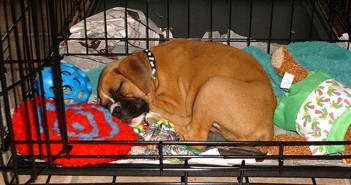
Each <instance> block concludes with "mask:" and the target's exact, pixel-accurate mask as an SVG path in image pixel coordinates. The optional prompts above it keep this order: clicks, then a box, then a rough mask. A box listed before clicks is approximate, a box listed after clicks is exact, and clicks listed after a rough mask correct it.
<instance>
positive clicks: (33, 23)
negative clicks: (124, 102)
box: [0, 0, 351, 184]
mask: <svg viewBox="0 0 351 185" xmlns="http://www.w3.org/2000/svg"><path fill="white" fill-rule="evenodd" d="M322 1H323V0H283V1H282V0H263V1H261V0H250V1H246V0H245V1H244V0H219V1H214V0H179V1H175V0H153V1H149V0H135V1H127V0H115V1H111V0H100V1H98V0H95V1H94V0H93V1H89V0H39V1H37V0H4V1H2V2H1V3H2V4H1V6H0V9H1V10H0V12H2V13H1V15H0V17H2V18H1V19H0V20H1V21H2V24H1V27H0V35H1V40H0V43H1V44H0V50H1V52H0V75H1V88H0V107H1V114H0V119H1V120H2V122H1V123H2V124H1V125H0V131H1V132H0V136H1V137H0V138H1V150H2V153H3V155H1V158H0V168H1V171H2V175H3V179H4V183H5V184H29V183H32V182H34V181H35V180H36V179H37V177H38V176H39V175H48V180H47V183H46V184H50V177H51V176H52V175H77V176H78V175H81V176H113V177H114V178H113V179H114V180H113V182H111V183H116V184H118V182H117V181H116V182H115V180H116V177H117V176H165V177H167V176H169V177H181V180H180V181H179V182H174V183H156V182H155V183H153V184H234V183H237V184H249V183H250V182H249V177H279V178H286V177H293V178H311V184H316V181H315V178H346V179H348V178H351V167H349V166H346V165H339V164H338V165H333V164H332V163H331V164H329V165H318V163H316V164H312V165H310V164H305V165H290V164H287V163H288V161H290V160H309V161H320V160H322V161H335V160H336V161H340V160H341V159H345V158H350V157H351V156H350V155H335V156H297V155H295V156H291V155H290V156H288V155H283V151H284V146H292V145H298V146H302V145H311V144H316V145H318V144H327V145H337V144H339V145H340V144H342V145H350V144H351V141H347V142H190V141H189V142H171V141H163V142H133V141H130V142H114V143H115V144H126V143H129V144H135V145H138V144H139V145H140V144H156V145H158V146H159V148H160V151H162V150H163V147H164V146H165V145H174V144H187V145H199V144H207V145H214V146H253V145H255V146H256V145H268V146H279V147H280V154H279V155H272V156H266V155H258V154H255V155H254V154H252V155H226V156H180V155H179V156H169V155H162V152H160V153H161V154H160V155H155V156H100V155H99V154H98V153H97V154H96V156H90V157H109V158H111V157H112V158H142V159H150V158H153V159H156V160H158V161H159V164H158V165H151V164H108V165H99V166H87V167H77V168H67V167H60V166H55V165H54V163H53V162H54V161H55V159H56V157H57V156H53V155H52V154H50V155H49V156H41V157H45V158H47V159H48V161H49V162H47V163H43V162H36V161H35V160H34V159H35V158H37V157H38V156H34V155H29V156H19V155H17V153H16V148H15V146H16V143H17V141H15V140H14V137H13V130H12V124H13V123H12V120H11V118H12V114H11V111H12V110H13V109H14V108H16V107H17V106H18V105H19V104H20V103H21V102H23V101H25V100H28V99H36V98H37V96H36V93H35V90H34V88H33V87H34V80H35V78H36V75H37V74H40V73H39V71H40V70H41V69H42V68H43V67H44V66H47V65H52V64H54V66H55V76H57V78H55V80H56V81H55V83H56V84H57V89H62V86H61V85H60V84H61V83H60V82H61V80H62V79H61V76H60V65H59V62H60V60H61V58H62V56H61V55H60V54H59V48H58V47H59V43H60V42H61V41H67V40H70V38H69V25H71V24H72V21H74V22H77V21H78V20H84V19H85V18H86V17H87V16H89V15H92V14H94V13H97V12H99V11H101V8H102V10H106V9H107V8H109V6H115V5H119V6H123V7H126V8H127V7H128V8H135V9H139V10H141V11H143V12H144V13H145V15H146V16H147V17H149V18H151V19H152V20H154V21H155V22H156V23H157V24H158V25H159V26H160V27H162V28H173V27H174V29H173V30H172V32H174V34H175V37H185V38H189V39H196V40H200V39H202V38H201V36H202V35H199V33H200V32H205V31H213V30H226V29H234V30H235V31H236V32H238V33H240V34H242V35H245V36H246V37H247V39H238V38H235V39H218V38H212V37H210V38H209V39H208V40H211V41H224V42H226V43H227V44H230V43H234V42H241V43H246V44H247V45H250V44H251V43H253V42H266V43H267V45H268V46H270V45H271V44H272V43H282V44H287V43H291V42H298V41H310V40H320V41H328V42H346V43H348V45H349V44H350V40H346V41H339V40H338V39H337V38H338V36H339V35H336V33H335V32H334V29H333V28H334V25H333V23H334V21H333V19H334V17H333V16H332V15H327V16H328V19H327V18H326V17H325V16H326V15H325V14H324V12H323V9H321V8H320V6H319V4H320V3H321V2H322ZM328 2H329V3H330V4H331V7H329V8H331V9H333V8H334V9H335V7H333V6H335V4H336V3H333V2H335V1H333V0H331V1H328ZM89 4H90V6H87V5H89ZM86 7H88V8H86ZM282 7H285V8H286V9H285V10H289V11H288V12H286V11H284V12H282V11H279V10H281V8H282ZM195 8H196V9H195ZM239 8H241V10H240V9H239ZM242 8H244V9H245V10H242ZM301 8H303V9H301ZM223 9H225V11H224V10H223ZM222 10H223V11H222ZM258 10H260V11H261V12H260V11H258ZM296 11H299V13H301V12H303V13H304V14H303V15H302V16H297V13H296ZM330 12H333V11H330ZM260 13H262V14H260ZM243 14H244V15H243ZM177 15H181V16H179V17H177ZM240 15H241V16H242V17H240V18H238V17H235V16H240ZM262 15H268V16H262ZM221 16H227V17H221ZM284 16H286V17H284ZM301 17H303V18H304V19H306V20H305V21H304V23H305V24H307V25H302V27H301V25H299V21H301ZM177 19H184V22H182V23H180V22H179V21H177ZM241 19H244V21H245V22H244V23H243V22H241V21H242V20H241ZM259 20H262V21H264V23H263V25H258V27H257V25H256V23H257V21H259ZM277 20H278V21H277ZM281 20H284V21H283V23H281V24H282V25H283V27H281V26H277V24H279V21H281ZM342 22H343V23H345V24H344V25H343V28H344V29H345V32H347V33H350V25H349V24H347V23H350V21H349V20H345V21H342ZM147 24H148V23H147ZM194 25H196V26H194ZM203 25H205V26H203ZM243 25H244V26H243ZM177 26H179V28H181V29H179V30H177V29H176V28H177ZM257 30H258V31H257ZM199 31H200V32H199ZM126 32H127V30H126ZM300 32H304V33H303V34H301V35H300ZM282 33H283V34H282ZM126 35H127V34H126ZM168 36H169V34H166V37H165V38H160V39H158V40H160V41H167V40H170V39H171V38H169V37H168ZM89 39H92V40H94V39H100V40H106V41H107V40H109V39H110V38H107V36H105V37H104V38H89ZM114 39H118V40H123V41H127V42H128V41H129V40H136V39H137V40H145V41H148V42H149V41H154V40H155V39H153V38H148V37H146V38H128V37H124V38H114ZM127 42H126V43H127ZM125 46H126V51H128V47H129V45H128V44H126V45H125ZM266 51H267V52H268V53H270V52H271V48H270V47H267V50H266ZM67 55H75V53H67ZM83 55H84V54H83ZM85 55H94V54H90V53H85ZM100 55H118V56H119V55H128V52H125V53H108V52H106V53H102V54H101V53H100ZM57 89H56V91H57V93H58V97H57V101H56V102H57V105H58V106H57V107H58V108H59V109H58V113H59V115H60V118H59V119H60V122H61V128H60V129H61V133H63V136H62V141H61V143H62V154H65V155H64V156H66V157H72V158H74V157H88V156H72V155H70V153H69V151H70V149H71V148H70V144H71V143H72V141H68V140H67V135H66V134H65V133H67V132H66V124H65V119H64V118H65V115H64V114H65V110H64V102H63V93H62V92H61V91H60V90H57ZM27 108H28V107H27ZM42 119H44V120H45V119H46V118H42ZM29 134H31V133H29ZM34 142H35V141H34V140H33V139H32V140H30V141H28V143H29V146H30V147H31V148H33V144H34ZM39 142H45V143H46V144H48V145H49V144H51V143H53V142H54V141H50V140H46V141H39ZM76 142H78V143H83V141H76ZM85 142H87V141H85ZM91 143H93V144H99V143H104V142H102V141H101V142H99V141H94V142H91ZM39 146H41V145H39ZM49 153H50V152H49ZM175 157H177V158H179V159H182V160H184V163H182V164H164V163H163V160H164V159H167V158H175ZM208 157H211V158H238V159H256V160H260V159H266V160H271V161H272V164H264V165H262V164H245V161H242V162H241V164H238V165H234V166H230V167H223V166H208V165H189V164H188V163H187V160H188V159H189V158H208ZM28 159H29V160H28ZM21 175H30V177H31V178H30V179H29V180H28V181H26V182H21V181H20V177H21ZM189 177H237V181H236V182H227V183H223V182H213V183H208V182H203V183H195V182H189V180H188V178H189ZM89 184H93V183H89ZM95 184H99V183H95ZM101 184H103V183H101ZM131 184H133V183H131ZM142 184H146V183H142ZM150 184H151V183H150ZM250 184H252V183H250ZM256 184H258V183H256Z"/></svg>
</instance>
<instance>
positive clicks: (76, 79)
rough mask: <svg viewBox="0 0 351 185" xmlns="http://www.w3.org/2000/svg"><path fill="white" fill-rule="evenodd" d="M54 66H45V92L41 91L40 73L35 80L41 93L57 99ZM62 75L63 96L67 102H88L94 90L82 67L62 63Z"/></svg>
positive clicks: (43, 72)
mask: <svg viewBox="0 0 351 185" xmlns="http://www.w3.org/2000/svg"><path fill="white" fill-rule="evenodd" d="M53 76H54V74H53V67H52V66H50V67H45V68H44V69H43V70H42V77H43V89H44V94H42V93H41V89H40V85H39V84H40V83H39V82H40V81H39V75H38V76H37V78H36V80H35V85H36V89H37V92H38V94H39V95H44V96H45V97H46V98H48V99H55V97H56V95H55V92H54V78H53ZM61 77H62V87H63V96H64V100H65V103H66V104H73V103H86V102H88V100H89V97H90V95H91V92H92V85H91V82H90V80H89V78H88V76H87V75H86V74H85V73H84V71H82V70H81V69H79V68H77V67H76V66H74V65H72V64H68V63H61Z"/></svg>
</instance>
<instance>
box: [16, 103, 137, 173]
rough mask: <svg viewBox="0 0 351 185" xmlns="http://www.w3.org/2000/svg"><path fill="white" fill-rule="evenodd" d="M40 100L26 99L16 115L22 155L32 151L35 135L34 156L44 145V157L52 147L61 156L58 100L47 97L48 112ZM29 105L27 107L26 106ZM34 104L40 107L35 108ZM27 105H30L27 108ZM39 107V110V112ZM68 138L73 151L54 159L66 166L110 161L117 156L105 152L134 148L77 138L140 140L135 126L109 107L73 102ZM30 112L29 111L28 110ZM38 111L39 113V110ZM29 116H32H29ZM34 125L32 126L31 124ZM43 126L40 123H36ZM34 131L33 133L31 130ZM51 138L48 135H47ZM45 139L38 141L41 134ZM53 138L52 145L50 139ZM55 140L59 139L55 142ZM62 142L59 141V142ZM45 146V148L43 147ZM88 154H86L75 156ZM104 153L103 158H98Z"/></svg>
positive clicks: (69, 107)
mask: <svg viewBox="0 0 351 185" xmlns="http://www.w3.org/2000/svg"><path fill="white" fill-rule="evenodd" d="M36 102H37V103H36V104H34V101H33V100H29V101H26V102H22V103H21V105H20V106H19V107H18V108H17V110H16V112H15V113H14V116H13V130H14V137H15V141H16V148H17V151H18V152H19V153H20V154H22V155H29V154H30V145H29V142H28V140H29V137H31V138H32V140H33V143H34V147H33V149H34V150H33V152H34V155H39V154H40V148H41V149H42V154H43V155H44V158H43V159H44V160H45V161H48V157H47V156H48V150H49V149H50V150H51V151H50V152H51V154H52V155H53V156H57V155H58V154H59V153H60V152H61V151H62V150H63V145H62V143H61V142H60V141H62V135H61V129H60V124H59V121H58V117H57V116H58V114H57V111H56V106H55V103H54V101H51V100H45V107H46V111H45V112H44V111H43V110H44V109H43V105H42V99H41V98H38V99H37V101H36ZM25 104H26V105H27V106H25ZM34 106H36V107H37V108H36V109H34ZM25 107H27V108H25ZM35 110H36V111H35ZM65 110H66V112H65V114H66V125H67V137H68V141H69V142H70V144H69V145H70V146H71V147H72V150H71V151H70V155H72V156H71V157H70V158H69V159H68V158H66V157H65V156H66V155H64V154H61V155H60V156H59V157H58V158H57V159H55V160H54V164H58V165H64V166H85V165H96V164H102V163H109V162H111V161H114V160H116V159H117V158H112V157H110V158H108V157H107V158H106V157H101V156H103V155H125V154H128V152H129V151H130V150H131V147H132V145H131V144H112V143H110V144H108V143H104V144H102V143H99V144H88V143H75V142H76V141H121V140H136V135H135V133H134V131H133V128H132V127H129V126H128V125H127V124H125V123H123V122H121V121H120V120H119V119H118V118H116V117H113V116H112V115H111V113H110V112H109V111H108V110H106V109H105V108H103V107H101V106H100V105H97V104H72V105H66V107H65ZM26 112H27V113H26ZM35 112H36V113H35ZM35 114H36V115H37V117H38V119H37V120H38V124H36V122H35ZM45 114H46V119H47V122H48V124H47V126H48V129H45V125H46V124H44V118H45V116H44V115H45ZM26 115H28V119H25V118H26ZM27 121H28V122H29V126H30V128H28V126H27V125H28V123H27ZM36 125H39V126H36ZM28 130H30V135H31V136H29V132H28ZM46 133H48V136H49V138H47V136H46V135H47V134H46ZM39 136H40V138H41V140H42V141H43V144H42V145H39V144H38V137H39ZM47 140H49V141H50V144H49V147H48V145H47V144H46V141H47ZM54 141H55V142H54ZM57 141H59V142H57ZM40 146H41V147H40ZM74 155H84V156H85V157H77V156H76V157H75V156H74ZM97 156H100V157H101V158H97Z"/></svg>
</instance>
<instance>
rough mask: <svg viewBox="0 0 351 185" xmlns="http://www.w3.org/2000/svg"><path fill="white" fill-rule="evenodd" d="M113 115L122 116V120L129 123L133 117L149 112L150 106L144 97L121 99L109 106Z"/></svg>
mask: <svg viewBox="0 0 351 185" xmlns="http://www.w3.org/2000/svg"><path fill="white" fill-rule="evenodd" d="M109 109H110V112H111V113H112V115H113V116H116V117H118V118H120V119H121V120H122V121H125V122H127V123H129V122H130V121H131V120H132V119H133V118H135V117H138V116H140V115H141V114H143V113H145V112H149V106H148V104H147V103H146V101H145V100H142V99H139V98H137V99H119V100H115V103H113V104H111V105H110V106H109Z"/></svg>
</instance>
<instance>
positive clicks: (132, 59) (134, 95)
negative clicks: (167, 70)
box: [98, 52, 153, 126]
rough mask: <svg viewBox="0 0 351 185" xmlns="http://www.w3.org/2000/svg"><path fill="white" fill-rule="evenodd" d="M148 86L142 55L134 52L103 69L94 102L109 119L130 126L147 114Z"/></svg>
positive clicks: (146, 65)
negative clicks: (108, 115) (106, 111)
mask: <svg viewBox="0 0 351 185" xmlns="http://www.w3.org/2000/svg"><path fill="white" fill-rule="evenodd" d="M152 85H153V79H152V73H151V67H150V64H149V63H148V59H147V57H146V55H145V54H144V53H143V52H137V53H134V54H133V55H131V56H129V57H127V58H124V59H122V60H118V61H115V62H113V63H110V64H108V65H107V66H106V67H105V68H104V70H103V71H102V73H101V76H100V79H99V87H98V96H99V99H98V102H99V103H100V104H101V105H102V106H104V107H105V108H108V109H109V110H110V112H111V113H112V115H113V116H116V117H118V118H120V119H121V120H123V121H125V122H127V123H129V124H130V125H131V126H134V125H135V124H138V123H140V121H141V120H140V119H142V117H143V115H144V113H146V112H148V111H149V103H150V93H151V90H152V89H153V88H152Z"/></svg>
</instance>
